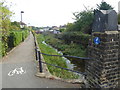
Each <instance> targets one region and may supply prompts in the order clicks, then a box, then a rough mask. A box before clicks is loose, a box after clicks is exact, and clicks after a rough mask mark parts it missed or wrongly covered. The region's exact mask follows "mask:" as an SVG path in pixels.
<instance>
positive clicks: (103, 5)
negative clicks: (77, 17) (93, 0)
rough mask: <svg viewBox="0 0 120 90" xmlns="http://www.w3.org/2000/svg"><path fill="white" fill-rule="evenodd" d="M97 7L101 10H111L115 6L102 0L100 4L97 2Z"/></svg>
mask: <svg viewBox="0 0 120 90" xmlns="http://www.w3.org/2000/svg"><path fill="white" fill-rule="evenodd" d="M97 8H98V9H99V10H111V9H113V7H112V6H111V5H110V4H107V3H106V2H101V4H100V5H98V4H97Z"/></svg>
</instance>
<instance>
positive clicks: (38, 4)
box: [7, 0, 120, 27]
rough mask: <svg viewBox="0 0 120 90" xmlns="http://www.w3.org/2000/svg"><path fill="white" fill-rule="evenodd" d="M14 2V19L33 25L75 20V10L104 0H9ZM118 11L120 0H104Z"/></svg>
mask: <svg viewBox="0 0 120 90" xmlns="http://www.w3.org/2000/svg"><path fill="white" fill-rule="evenodd" d="M7 1H9V2H12V7H11V10H12V11H13V12H14V13H15V15H14V16H13V18H12V20H13V21H20V20H21V16H20V12H21V11H24V13H23V22H25V23H26V24H29V25H32V26H40V27H41V26H55V25H56V26H59V25H64V24H67V23H68V22H73V21H74V20H73V19H72V18H74V16H73V14H72V13H73V12H80V11H82V10H84V9H85V8H84V6H86V7H89V8H96V4H100V2H101V1H102V0H7ZM104 1H106V2H107V3H109V4H110V5H112V6H113V7H114V9H115V10H116V11H118V2H119V1H120V0H104Z"/></svg>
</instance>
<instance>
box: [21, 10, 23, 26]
mask: <svg viewBox="0 0 120 90" xmlns="http://www.w3.org/2000/svg"><path fill="white" fill-rule="evenodd" d="M22 13H24V11H21V26H22Z"/></svg>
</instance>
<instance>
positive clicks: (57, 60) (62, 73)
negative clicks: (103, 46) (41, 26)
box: [36, 34, 78, 79]
mask: <svg viewBox="0 0 120 90" xmlns="http://www.w3.org/2000/svg"><path fill="white" fill-rule="evenodd" d="M36 36H37V41H38V43H39V47H40V49H41V52H43V53H48V54H51V55H60V54H59V53H57V52H56V51H55V50H54V49H53V48H51V47H49V46H47V45H45V44H43V43H42V42H43V41H45V38H44V37H43V35H41V34H39V35H36ZM43 57H44V59H45V61H46V62H47V63H50V64H55V65H57V66H60V67H64V68H67V65H66V62H65V60H64V59H63V58H62V57H52V56H46V55H43ZM48 69H49V71H50V73H51V74H53V75H55V76H57V77H60V78H64V79H68V78H70V79H73V78H78V75H75V74H74V73H72V72H68V71H66V70H63V69H60V68H56V67H53V66H49V65H48Z"/></svg>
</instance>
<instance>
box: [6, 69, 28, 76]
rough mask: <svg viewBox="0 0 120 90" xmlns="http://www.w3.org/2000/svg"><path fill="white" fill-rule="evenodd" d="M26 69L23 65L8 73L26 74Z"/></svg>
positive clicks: (10, 74) (9, 74) (11, 74)
mask: <svg viewBox="0 0 120 90" xmlns="http://www.w3.org/2000/svg"><path fill="white" fill-rule="evenodd" d="M25 73H26V71H24V70H23V67H20V68H15V69H14V70H11V71H10V72H9V73H8V76H13V75H14V74H25Z"/></svg>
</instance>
